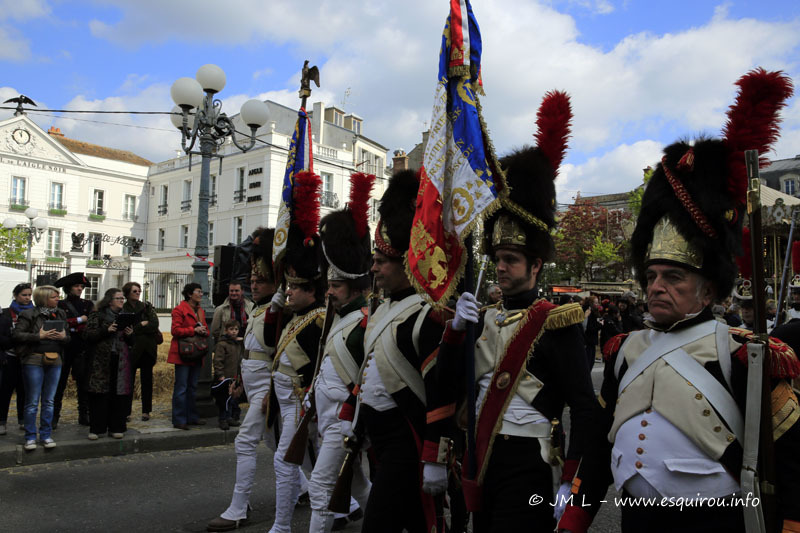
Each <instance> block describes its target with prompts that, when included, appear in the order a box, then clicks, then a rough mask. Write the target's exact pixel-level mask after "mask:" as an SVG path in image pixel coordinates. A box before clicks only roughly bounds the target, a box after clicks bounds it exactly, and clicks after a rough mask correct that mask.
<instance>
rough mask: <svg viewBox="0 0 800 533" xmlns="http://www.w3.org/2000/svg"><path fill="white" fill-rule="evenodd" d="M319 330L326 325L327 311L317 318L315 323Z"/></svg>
mask: <svg viewBox="0 0 800 533" xmlns="http://www.w3.org/2000/svg"><path fill="white" fill-rule="evenodd" d="M315 323H316V324H317V327H318V328H322V326H324V325H325V311H323V312H322V314H321V315H319V316H317V320H316V321H315Z"/></svg>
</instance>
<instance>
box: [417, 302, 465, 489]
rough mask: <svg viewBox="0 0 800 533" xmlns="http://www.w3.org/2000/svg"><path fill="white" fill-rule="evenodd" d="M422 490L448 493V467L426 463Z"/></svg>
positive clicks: (423, 468)
mask: <svg viewBox="0 0 800 533" xmlns="http://www.w3.org/2000/svg"><path fill="white" fill-rule="evenodd" d="M470 296H471V295H470ZM422 490H424V491H425V492H427V493H428V494H431V495H433V496H435V495H437V494H442V493H443V492H444V491H446V490H447V465H442V464H439V463H425V465H424V466H423V467H422Z"/></svg>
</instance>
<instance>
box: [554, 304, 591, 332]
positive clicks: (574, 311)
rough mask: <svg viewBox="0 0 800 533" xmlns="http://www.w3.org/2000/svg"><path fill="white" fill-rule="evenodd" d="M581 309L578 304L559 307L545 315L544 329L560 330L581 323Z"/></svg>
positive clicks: (582, 315) (582, 314)
mask: <svg viewBox="0 0 800 533" xmlns="http://www.w3.org/2000/svg"><path fill="white" fill-rule="evenodd" d="M583 317H584V313H583V309H582V308H581V304H579V303H571V304H564V305H559V306H558V307H556V308H555V309H553V310H551V311H550V312H549V313H548V314H547V319H545V321H544V329H561V328H565V327H567V326H573V325H575V324H581V323H583Z"/></svg>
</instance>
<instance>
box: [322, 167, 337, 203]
mask: <svg viewBox="0 0 800 533" xmlns="http://www.w3.org/2000/svg"><path fill="white" fill-rule="evenodd" d="M320 176H322V193H321V196H320V204H321V205H322V207H330V208H332V209H336V208H337V207H339V197H338V196H337V195H336V193H334V192H333V174H331V173H330V172H320Z"/></svg>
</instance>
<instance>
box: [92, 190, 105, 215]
mask: <svg viewBox="0 0 800 533" xmlns="http://www.w3.org/2000/svg"><path fill="white" fill-rule="evenodd" d="M104 208H105V191H101V190H99V189H95V190H94V193H93V194H92V213H93V214H95V215H103V214H105V211H104Z"/></svg>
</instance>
